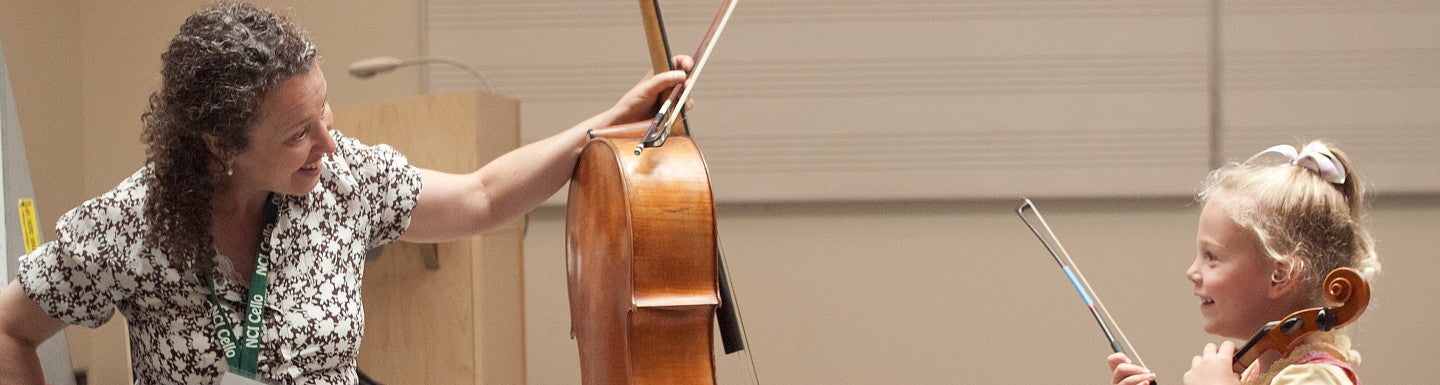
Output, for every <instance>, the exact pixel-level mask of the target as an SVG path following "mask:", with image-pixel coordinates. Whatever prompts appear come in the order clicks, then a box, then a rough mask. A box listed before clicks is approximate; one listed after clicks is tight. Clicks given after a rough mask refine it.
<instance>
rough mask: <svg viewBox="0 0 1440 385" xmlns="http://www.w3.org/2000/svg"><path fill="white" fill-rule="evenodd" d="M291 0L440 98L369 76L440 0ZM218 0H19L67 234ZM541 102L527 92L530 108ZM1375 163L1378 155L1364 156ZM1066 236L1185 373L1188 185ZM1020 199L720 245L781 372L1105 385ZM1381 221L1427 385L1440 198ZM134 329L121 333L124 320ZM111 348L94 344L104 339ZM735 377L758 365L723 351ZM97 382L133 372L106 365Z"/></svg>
mask: <svg viewBox="0 0 1440 385" xmlns="http://www.w3.org/2000/svg"><path fill="white" fill-rule="evenodd" d="M265 3H266V4H272V5H276V6H278V7H283V8H289V9H291V12H292V14H293V15H295V17H296V18H297V19H298V20H299V21H300V22H301V23H302V24H303V25H305V26H307V28H308V29H309V30H310V32H311V33H312V35H313V38H314V40H315V41H316V42H317V44H318V45H319V46H320V49H321V54H322V56H323V57H324V58H325V61H324V64H323V68H324V70H325V71H327V72H328V74H329V76H328V78H329V81H330V98H331V102H332V103H333V104H335V105H337V106H340V105H355V104H362V103H370V102H376V101H383V100H391V99H396V98H400V97H404V96H410V95H414V94H417V93H419V92H420V86H419V84H420V75H419V72H418V71H415V70H409V71H401V72H400V73H396V74H391V75H387V76H384V77H381V78H377V79H372V80H366V81H360V80H356V79H351V78H349V77H348V76H346V75H345V74H344V66H345V65H346V64H347V63H349V62H350V61H353V60H356V59H359V58H362V57H367V56H371V55H380V54H385V55H394V56H413V55H416V54H418V53H419V47H421V46H422V45H421V44H420V39H421V37H420V35H419V31H420V28H419V25H418V24H419V22H418V20H419V19H420V18H419V16H418V12H419V9H420V4H421V0H412V1H399V2H391V1H384V0H363V1H341V0H325V1H306V2H300V1H267V2H265ZM199 4H200V2H176V1H170V2H150V1H121V2H95V1H75V0H61V1H45V2H36V1H21V0H0V41H3V43H4V48H5V54H6V59H7V60H8V64H9V66H10V71H11V74H12V77H11V81H12V84H13V86H14V90H15V96H16V99H17V103H18V106H17V107H18V108H19V113H20V119H21V124H22V125H23V126H24V128H25V137H26V141H27V145H28V149H29V152H30V159H31V162H30V164H31V167H32V173H33V176H34V179H35V184H36V192H37V196H38V201H39V205H40V214H41V219H42V222H43V223H45V224H46V228H47V230H49V229H51V226H53V222H54V219H55V218H56V217H58V216H59V215H60V213H62V212H63V211H64V210H66V209H68V208H69V207H72V206H74V205H75V204H78V203H79V202H80V201H82V200H83V199H86V198H88V197H90V196H94V195H96V194H99V193H101V192H103V191H104V190H106V189H108V188H109V187H111V186H113V184H114V183H115V182H116V181H118V180H119V179H121V178H123V177H124V176H126V175H128V174H129V173H130V172H132V171H133V170H134V169H135V168H136V167H138V166H139V164H140V162H141V159H142V156H143V150H142V149H141V148H140V146H139V140H138V138H139V126H138V122H139V115H140V113H141V112H142V111H143V109H144V105H145V104H144V103H145V97H146V96H147V95H148V94H149V93H150V92H152V91H153V90H154V89H155V87H156V82H157V79H158V75H157V70H158V68H159V60H158V57H159V53H160V52H161V51H162V50H163V49H164V46H165V44H166V42H167V41H168V39H169V37H170V36H171V35H172V34H173V33H174V30H175V29H176V27H177V26H178V25H179V23H180V22H181V19H182V18H183V16H184V15H185V14H187V13H188V12H189V11H191V10H193V9H194V8H195V7H197V6H198V5H199ZM522 108H523V105H522ZM1360 162H1362V163H1363V162H1364V160H1363V159H1362V160H1360ZM1037 203H1038V204H1039V205H1040V207H1041V209H1042V210H1045V213H1046V214H1047V216H1048V218H1049V219H1050V221H1051V222H1052V224H1053V225H1054V226H1055V227H1056V231H1057V232H1058V234H1059V235H1060V236H1061V237H1062V239H1063V240H1064V241H1065V242H1066V245H1067V247H1069V249H1070V251H1071V253H1072V254H1074V256H1075V258H1076V259H1077V262H1078V263H1079V264H1080V265H1081V266H1080V267H1081V268H1082V269H1084V271H1085V272H1086V273H1087V274H1088V275H1089V278H1090V279H1091V281H1093V283H1094V285H1095V286H1096V289H1097V290H1098V291H1099V292H1100V293H1099V294H1100V295H1101V296H1102V298H1103V299H1105V300H1107V301H1108V302H1107V304H1108V305H1109V306H1110V307H1111V308H1112V310H1113V311H1114V312H1115V317H1116V318H1117V319H1118V320H1119V322H1120V323H1121V325H1122V326H1123V327H1125V330H1126V331H1127V332H1128V333H1129V335H1130V337H1131V339H1132V340H1133V341H1134V342H1135V343H1136V344H1137V348H1139V349H1140V352H1141V353H1142V354H1143V357H1144V358H1146V360H1147V362H1148V363H1149V364H1150V365H1151V366H1152V367H1153V368H1155V369H1156V370H1158V371H1160V372H1161V375H1162V377H1161V383H1168V384H1176V383H1179V378H1180V375H1181V374H1182V373H1183V372H1184V370H1185V368H1186V367H1188V361H1189V357H1190V356H1191V355H1193V354H1195V352H1196V351H1198V349H1199V347H1200V346H1201V345H1202V344H1203V343H1204V342H1206V341H1211V340H1213V339H1212V338H1210V337H1208V336H1205V335H1203V333H1201V332H1200V331H1199V330H1198V325H1199V323H1198V320H1197V317H1196V311H1195V308H1194V306H1195V300H1194V298H1193V297H1192V296H1190V295H1189V294H1188V293H1189V291H1190V288H1189V284H1188V283H1187V282H1186V281H1184V279H1183V278H1182V277H1181V271H1183V269H1184V268H1185V266H1186V265H1187V264H1188V258H1190V255H1191V249H1192V248H1193V242H1194V241H1193V237H1194V222H1195V216H1196V213H1197V212H1198V211H1197V209H1196V208H1195V207H1193V206H1191V205H1189V201H1188V200H1187V199H1184V198H1171V199H1120V200H1063V199H1062V200H1040V201H1038V202H1037ZM1011 204H1012V203H1011V202H994V201H959V202H880V203H846V204H838V203H806V204H783V205H781V204H777V205H745V206H722V207H721V208H720V210H721V218H720V220H721V222H720V226H721V237H722V238H721V241H722V243H723V245H724V251H725V252H726V254H727V257H728V258H729V259H728V261H729V263H730V264H731V269H732V274H733V276H734V279H735V281H736V289H737V291H738V292H737V294H738V295H739V298H740V301H742V302H741V307H742V310H743V311H744V316H745V319H746V321H747V322H748V328H749V332H750V340H751V343H752V345H753V352H754V355H755V357H754V358H755V362H756V365H757V369H758V372H759V373H758V374H759V376H760V379H761V381H762V382H763V383H769V384H873V383H902V384H912V383H913V384H926V383H947V384H948V383H994V382H1007V383H1054V384H1060V383H1070V382H1075V381H1072V380H1073V379H1076V378H1079V379H1084V380H1082V381H1080V382H1085V383H1104V381H1105V379H1106V378H1108V375H1107V374H1106V373H1105V370H1104V367H1103V365H1102V363H1101V359H1102V357H1103V356H1104V355H1105V354H1106V353H1107V348H1106V346H1105V344H1104V343H1103V340H1102V339H1101V337H1100V336H1099V332H1098V331H1097V330H1096V328H1095V325H1094V322H1093V321H1092V320H1090V319H1089V318H1088V315H1087V314H1086V313H1085V311H1084V309H1083V307H1082V306H1081V305H1080V303H1079V300H1078V298H1076V296H1075V294H1074V293H1073V290H1071V289H1070V287H1069V286H1068V283H1066V282H1065V280H1064V279H1063V275H1061V273H1060V272H1059V271H1058V269H1057V268H1056V266H1055V265H1054V262H1053V261H1051V260H1049V259H1048V257H1047V256H1046V255H1044V254H1042V250H1040V249H1039V246H1038V245H1037V244H1035V242H1034V240H1033V239H1031V237H1030V235H1029V234H1028V233H1027V232H1026V230H1025V229H1024V228H1023V226H1022V225H1020V223H1019V221H1018V220H1016V219H1015V218H1014V216H1013V214H1011V212H1010V210H1011V209H1012V207H1011ZM1374 208H1375V210H1374V211H1373V213H1372V216H1371V219H1372V223H1373V226H1374V232H1375V235H1376V237H1377V238H1378V239H1379V250H1380V252H1381V258H1382V261H1384V263H1385V264H1386V266H1385V268H1386V270H1385V272H1384V273H1383V274H1382V277H1381V279H1380V281H1379V282H1377V284H1376V292H1375V295H1376V299H1375V301H1374V302H1372V305H1371V306H1372V307H1371V309H1370V312H1369V313H1367V315H1366V316H1365V317H1364V319H1363V321H1362V322H1361V324H1360V325H1359V328H1358V329H1357V330H1358V334H1359V337H1358V343H1357V345H1358V347H1359V348H1360V349H1361V350H1362V351H1363V352H1364V353H1365V357H1366V363H1365V364H1364V365H1363V366H1362V367H1361V370H1362V373H1364V374H1365V378H1366V380H1367V382H1371V383H1421V382H1425V381H1428V379H1426V378H1422V377H1420V376H1419V374H1417V370H1416V368H1421V367H1423V365H1427V364H1430V363H1433V362H1437V361H1440V349H1436V348H1435V345H1437V343H1440V333H1437V331H1435V329H1433V328H1430V327H1428V326H1427V325H1428V324H1429V323H1431V322H1429V321H1428V320H1433V319H1435V318H1437V315H1440V314H1437V313H1440V311H1437V310H1435V308H1434V307H1433V306H1432V305H1433V304H1434V303H1435V302H1436V299H1437V296H1440V284H1437V283H1436V282H1437V281H1436V280H1434V279H1433V278H1432V277H1430V276H1428V275H1427V274H1434V273H1433V272H1436V271H1440V259H1437V258H1434V257H1435V252H1434V250H1437V249H1440V244H1437V242H1440V241H1437V237H1435V236H1434V234H1435V231H1436V229H1437V228H1440V197H1437V196H1435V195H1425V196H1408V197H1399V196H1396V197H1379V198H1377V199H1375V200H1374ZM529 226H530V228H529V237H528V239H527V243H526V248H527V252H526V254H527V255H528V256H529V258H528V259H527V267H526V271H525V275H526V279H527V280H526V289H525V293H526V295H527V298H526V306H527V308H526V319H527V327H526V330H527V333H528V335H527V340H528V347H527V357H526V361H527V364H528V365H529V369H530V370H528V373H530V383H532V384H567V383H577V382H578V381H577V380H576V378H578V364H577V361H578V360H577V358H576V357H575V348H574V343H573V341H571V340H569V339H568V335H569V334H568V329H567V324H566V323H567V322H568V321H567V319H568V314H567V311H566V307H565V302H564V301H565V299H564V298H565V297H564V290H565V283H564V276H563V274H564V273H563V271H564V268H563V266H562V263H563V262H562V261H563V258H564V255H563V242H564V241H563V239H564V238H563V213H562V212H561V211H560V210H558V209H556V208H546V209H542V210H540V211H538V212H537V213H535V214H534V215H532V217H531V221H530V225H529ZM114 327H115V324H112V325H108V326H106V328H114ZM113 332H114V330H110V331H104V329H102V331H101V332H99V333H95V332H84V331H76V332H74V333H73V334H74V335H75V339H76V340H77V343H76V344H73V345H74V346H75V349H73V350H74V352H73V354H74V355H76V358H77V359H76V361H77V364H78V365H84V366H87V367H89V368H91V369H92V370H94V371H101V372H104V373H114V371H115V370H117V369H116V368H117V367H119V368H120V369H118V370H123V367H124V363H123V360H121V359H119V358H118V357H121V356H120V355H116V353H115V352H117V351H118V352H121V353H120V354H123V351H124V349H123V346H118V345H116V344H115V343H113V342H110V343H106V342H103V341H106V340H105V338H111V337H113V336H114V333H113ZM92 341H93V342H92ZM722 362H723V364H722V365H724V366H722V368H721V375H722V378H724V379H726V380H727V381H726V382H727V383H728V382H731V381H733V379H734V378H735V377H736V376H735V374H736V373H738V372H739V370H738V369H736V368H735V366H734V364H733V363H731V362H728V361H725V360H722ZM92 383H95V384H120V383H125V381H124V380H123V379H119V378H99V377H94V376H92Z"/></svg>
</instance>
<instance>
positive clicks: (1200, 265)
mask: <svg viewBox="0 0 1440 385" xmlns="http://www.w3.org/2000/svg"><path fill="white" fill-rule="evenodd" d="M1196 241H1197V243H1198V246H1199V250H1198V251H1199V252H1198V253H1197V254H1196V255H1195V262H1194V263H1192V264H1191V265H1190V268H1189V269H1188V270H1186V272H1185V275H1186V277H1188V278H1189V279H1190V282H1194V283H1195V296H1196V297H1200V315H1201V316H1202V317H1203V318H1204V328H1205V332H1206V333H1210V334H1214V335H1218V336H1222V337H1228V338H1234V339H1248V338H1250V336H1252V335H1254V334H1255V332H1256V331H1258V330H1259V329H1260V327H1261V326H1264V325H1265V323H1266V322H1270V321H1275V320H1278V319H1280V318H1282V317H1284V316H1285V315H1287V314H1290V312H1293V311H1294V310H1298V309H1297V308H1295V307H1294V302H1293V301H1291V300H1290V299H1289V298H1287V295H1288V293H1289V292H1290V290H1289V287H1290V285H1288V283H1289V281H1293V278H1289V276H1288V275H1287V276H1286V277H1287V278H1286V279H1285V280H1283V281H1282V282H1280V283H1276V282H1274V281H1272V280H1271V278H1272V276H1273V275H1274V274H1276V272H1277V271H1279V272H1280V273H1286V272H1287V269H1285V265H1284V264H1282V263H1280V262H1277V261H1275V260H1274V259H1271V258H1270V257H1269V256H1267V255H1266V254H1265V250H1264V248H1263V246H1261V244H1260V239H1259V237H1258V236H1256V235H1255V233H1254V232H1251V231H1250V230H1247V229H1245V228H1243V227H1240V225H1238V224H1236V223H1235V221H1234V220H1232V219H1230V213H1229V210H1227V209H1226V208H1225V207H1224V206H1223V205H1221V204H1219V203H1216V202H1215V201H1210V202H1207V203H1206V204H1205V208H1204V210H1203V211H1202V212H1201V214H1200V227H1199V230H1198V233H1197V234H1196Z"/></svg>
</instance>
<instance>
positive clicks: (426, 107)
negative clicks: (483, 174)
mask: <svg viewBox="0 0 1440 385" xmlns="http://www.w3.org/2000/svg"><path fill="white" fill-rule="evenodd" d="M334 114H335V126H334V127H335V129H337V130H340V132H342V133H344V134H346V135H349V136H353V137H355V138H358V139H360V141H361V142H364V143H366V144H371V145H375V144H381V143H383V144H389V145H391V146H393V147H395V148H396V149H398V150H400V152H401V153H404V154H405V155H406V157H407V158H409V160H410V163H411V164H414V165H416V166H419V167H424V168H428V169H433V170H437V171H444V172H451V173H465V172H470V171H474V170H475V169H477V168H479V167H480V166H482V165H484V164H485V163H487V162H489V161H490V160H492V159H494V158H496V157H498V156H500V155H501V154H504V153H505V152H507V151H510V150H511V149H514V148H516V147H518V146H519V144H520V107H519V102H517V101H515V100H512V99H508V98H504V97H500V96H495V95H491V94H487V93H483V92H480V91H465V92H458V93H450V94H442V95H428V96H422V97H417V98H413V99H408V100H401V101H398V102H394V103H387V104H382V105H375V106H362V107H352V108H343V109H336V110H335V111H334ZM524 236H525V224H524V219H523V218H522V219H518V220H515V221H511V222H510V223H507V224H506V225H504V226H501V227H500V228H497V229H494V230H491V231H489V232H487V233H485V234H482V235H479V236H475V237H471V238H467V239H463V240H459V241H455V242H450V243H444V244H439V245H428V244H412V243H405V242H395V243H391V244H390V245H387V246H385V251H384V254H382V255H381V256H380V258H379V259H378V260H374V261H372V262H369V263H367V264H366V266H365V279H364V286H363V291H364V296H365V297H364V303H365V337H364V339H363V341H362V343H361V345H360V357H359V364H360V369H361V370H363V371H364V372H365V373H366V374H368V375H370V376H371V377H372V378H374V379H375V380H376V381H379V382H381V383H385V384H446V385H449V384H506V385H509V384H524V383H525V316H524V314H525V313H524V310H525V309H524V299H523V298H524V297H523V295H522V293H523V290H522V289H523V287H524V286H523V285H524V282H523V280H522V277H523V272H524V265H523V255H522V251H521V246H522V243H523V240H524Z"/></svg>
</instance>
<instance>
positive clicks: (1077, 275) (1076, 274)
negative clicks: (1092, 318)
mask: <svg viewBox="0 0 1440 385" xmlns="http://www.w3.org/2000/svg"><path fill="white" fill-rule="evenodd" d="M1027 208H1028V209H1029V211H1030V212H1031V213H1033V214H1034V216H1035V218H1036V219H1037V220H1038V221H1039V222H1040V228H1043V229H1044V230H1045V235H1048V236H1049V237H1048V238H1047V237H1046V236H1045V235H1042V234H1041V233H1040V231H1039V229H1037V228H1036V227H1035V226H1034V224H1032V223H1031V222H1030V219H1029V218H1027V217H1026V216H1025V211H1026V209H1027ZM1016 211H1017V213H1019V214H1020V219H1021V220H1022V221H1024V222H1025V225H1026V226H1028V227H1030V231H1031V232H1034V233H1035V236H1036V237H1037V238H1040V242H1041V243H1044V244H1045V249H1046V250H1047V251H1049V252H1050V255H1051V256H1053V257H1055V261H1056V262H1059V263H1060V267H1061V268H1062V269H1064V270H1065V271H1066V273H1067V275H1069V274H1070V273H1073V275H1072V277H1071V281H1072V282H1071V283H1072V284H1073V283H1076V282H1078V285H1077V286H1076V290H1078V291H1079V292H1080V296H1081V297H1082V298H1083V299H1085V300H1086V301H1087V302H1090V301H1094V304H1095V306H1092V307H1091V312H1092V313H1094V314H1095V315H1096V318H1097V319H1096V320H1097V321H1099V322H1100V327H1101V329H1103V330H1104V331H1105V334H1106V337H1107V338H1110V339H1111V342H1112V343H1114V342H1115V339H1114V338H1111V337H1110V330H1109V329H1110V328H1108V327H1106V325H1107V324H1108V325H1110V327H1113V328H1114V330H1115V332H1116V334H1117V335H1118V336H1119V337H1120V338H1119V340H1120V342H1121V343H1123V344H1124V345H1125V346H1124V349H1125V351H1128V352H1129V354H1130V356H1131V357H1132V358H1134V359H1135V362H1136V363H1138V364H1140V366H1141V367H1149V366H1148V365H1145V360H1144V359H1142V358H1140V352H1138V351H1136V350H1135V346H1134V345H1132V344H1131V343H1130V339H1129V338H1127V337H1126V336H1125V331H1124V330H1122V329H1121V328H1120V324H1119V323H1117V322H1115V317H1113V316H1111V315H1110V310H1109V309H1108V308H1106V307H1105V303H1104V302H1103V301H1101V300H1100V295H1099V294H1098V293H1096V292H1095V288H1093V287H1091V286H1090V281H1089V280H1087V279H1085V274H1084V273H1081V272H1080V268H1079V267H1077V266H1075V260H1074V259H1072V258H1071V257H1070V253H1069V252H1067V251H1066V250H1065V246H1064V245H1062V244H1061V243H1060V238H1059V237H1056V236H1055V232H1054V231H1053V230H1051V229H1050V224H1049V223H1047V222H1046V221H1045V216H1043V215H1040V210H1039V209H1038V208H1036V207H1035V204H1034V203H1033V202H1031V201H1030V199H1028V198H1026V199H1025V200H1024V203H1022V204H1021V205H1020V208H1019V209H1017V210H1016ZM1052 241H1053V247H1052ZM1062 256H1063V259H1062ZM1081 286H1083V287H1084V289H1083V290H1082V289H1081ZM1087 292H1088V293H1089V294H1086V293H1087ZM1096 307H1098V308H1099V309H1100V312H1099V313H1095V312H1094V308H1096ZM1102 314H1103V319H1101V318H1102V317H1101V315H1102ZM1119 353H1123V352H1119ZM1152 383H1153V382H1152Z"/></svg>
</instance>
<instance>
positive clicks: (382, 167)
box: [331, 131, 420, 247]
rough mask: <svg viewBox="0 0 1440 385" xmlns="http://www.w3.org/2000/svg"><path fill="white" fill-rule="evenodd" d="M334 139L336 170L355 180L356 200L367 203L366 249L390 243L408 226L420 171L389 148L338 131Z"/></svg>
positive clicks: (415, 199)
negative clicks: (368, 222) (341, 169)
mask: <svg viewBox="0 0 1440 385" xmlns="http://www.w3.org/2000/svg"><path fill="white" fill-rule="evenodd" d="M331 135H332V136H333V137H334V138H335V145H336V150H335V153H336V155H337V157H338V158H339V159H336V161H337V163H336V166H337V167H344V168H346V170H344V172H346V173H348V174H349V175H350V176H351V177H353V178H354V180H355V188H356V191H355V193H356V194H358V197H357V198H358V199H361V200H363V201H365V202H367V203H368V204H366V205H365V206H367V207H369V211H370V212H369V213H367V214H368V217H369V221H370V226H369V228H370V229H371V233H370V234H369V238H368V240H367V246H368V247H376V246H380V245H383V244H385V243H389V242H390V241H393V240H395V239H396V238H399V237H400V234H401V233H404V232H405V229H406V228H408V227H409V226H410V214H411V213H412V212H414V210H415V203H416V202H417V201H419V196H420V170H419V169H417V168H415V166H412V165H410V162H409V161H408V160H406V159H405V156H404V155H403V154H401V153H400V152H399V151H397V150H395V148H393V147H390V146H389V145H385V144H380V145H375V146H369V145H365V144H363V143H360V141H359V140H356V139H355V138H351V137H346V136H344V135H342V134H340V132H339V131H331Z"/></svg>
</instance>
